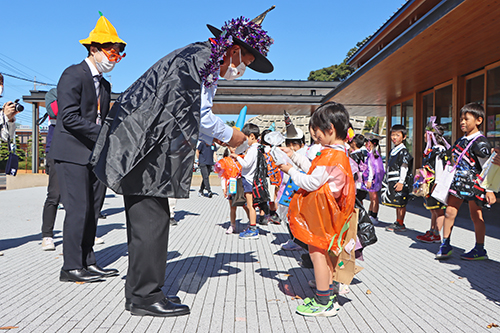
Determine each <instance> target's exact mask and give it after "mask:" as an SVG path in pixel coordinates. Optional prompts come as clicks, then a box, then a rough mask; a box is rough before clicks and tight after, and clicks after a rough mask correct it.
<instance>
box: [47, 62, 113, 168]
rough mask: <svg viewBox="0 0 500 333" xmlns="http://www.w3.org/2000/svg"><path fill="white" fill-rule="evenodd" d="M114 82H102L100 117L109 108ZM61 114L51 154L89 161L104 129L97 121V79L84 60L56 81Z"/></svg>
mask: <svg viewBox="0 0 500 333" xmlns="http://www.w3.org/2000/svg"><path fill="white" fill-rule="evenodd" d="M110 94H111V85H110V84H109V82H108V81H106V80H105V79H104V78H103V79H101V84H100V105H101V106H100V109H101V118H102V119H104V118H105V117H106V115H107V114H108V111H109V104H110ZM57 103H58V106H59V114H58V116H57V124H56V128H55V130H54V136H53V139H52V144H51V147H50V151H49V154H48V157H50V158H52V159H54V160H60V161H64V162H70V163H75V164H80V165H86V164H88V163H89V157H90V153H91V152H92V149H93V148H94V145H95V142H96V140H97V137H98V135H99V131H100V130H101V126H100V125H97V124H96V118H97V96H96V91H95V86H94V79H93V77H92V73H91V71H90V68H89V66H88V65H87V63H86V62H85V61H82V62H81V63H80V64H77V65H73V66H70V67H68V68H66V70H65V71H64V72H63V74H62V76H61V78H60V79H59V83H58V84H57Z"/></svg>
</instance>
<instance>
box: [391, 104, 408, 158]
mask: <svg viewBox="0 0 500 333" xmlns="http://www.w3.org/2000/svg"><path fill="white" fill-rule="evenodd" d="M413 119H414V118H413V99H410V100H408V101H405V102H403V103H401V104H396V105H394V106H392V108H391V126H392V125H396V124H402V125H404V126H405V127H406V130H407V135H406V148H408V151H409V152H410V154H412V155H414V152H413V124H414V121H413ZM391 148H394V147H392V142H391Z"/></svg>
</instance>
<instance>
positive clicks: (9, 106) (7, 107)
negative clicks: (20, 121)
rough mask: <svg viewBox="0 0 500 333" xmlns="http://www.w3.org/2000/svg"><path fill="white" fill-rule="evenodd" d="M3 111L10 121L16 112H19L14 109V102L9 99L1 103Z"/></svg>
mask: <svg viewBox="0 0 500 333" xmlns="http://www.w3.org/2000/svg"><path fill="white" fill-rule="evenodd" d="M3 113H4V114H5V116H6V117H7V119H8V120H9V121H12V119H14V117H15V116H16V114H18V113H19V112H17V111H16V105H15V104H14V102H12V101H9V102H7V103H5V104H4V105H3Z"/></svg>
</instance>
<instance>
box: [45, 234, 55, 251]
mask: <svg viewBox="0 0 500 333" xmlns="http://www.w3.org/2000/svg"><path fill="white" fill-rule="evenodd" d="M55 249H56V246H55V245H54V239H53V238H52V237H43V239H42V250H44V251H54V250H55Z"/></svg>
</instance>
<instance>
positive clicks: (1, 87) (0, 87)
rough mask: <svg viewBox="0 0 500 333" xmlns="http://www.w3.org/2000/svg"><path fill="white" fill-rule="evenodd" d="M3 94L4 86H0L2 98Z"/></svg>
mask: <svg viewBox="0 0 500 333" xmlns="http://www.w3.org/2000/svg"><path fill="white" fill-rule="evenodd" d="M2 94H3V86H0V97H1V96H2Z"/></svg>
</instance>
